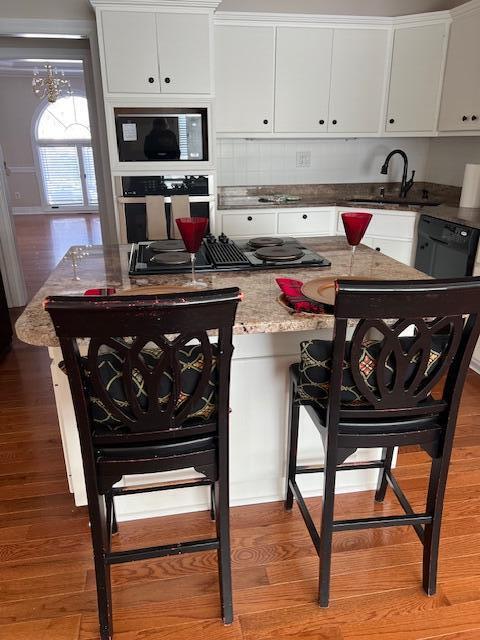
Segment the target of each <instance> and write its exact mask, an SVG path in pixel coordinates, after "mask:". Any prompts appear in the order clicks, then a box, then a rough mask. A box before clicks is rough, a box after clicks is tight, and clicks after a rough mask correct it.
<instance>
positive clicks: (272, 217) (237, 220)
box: [222, 212, 277, 236]
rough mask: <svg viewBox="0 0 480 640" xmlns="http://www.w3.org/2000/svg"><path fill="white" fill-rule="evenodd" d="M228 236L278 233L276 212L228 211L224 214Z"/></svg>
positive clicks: (224, 228) (223, 228) (225, 230)
mask: <svg viewBox="0 0 480 640" xmlns="http://www.w3.org/2000/svg"><path fill="white" fill-rule="evenodd" d="M222 231H223V233H225V234H226V235H227V236H265V235H268V236H271V235H275V234H276V233H277V214H276V213H253V212H252V213H227V214H223V215H222Z"/></svg>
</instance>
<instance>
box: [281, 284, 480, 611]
mask: <svg viewBox="0 0 480 640" xmlns="http://www.w3.org/2000/svg"><path fill="white" fill-rule="evenodd" d="M479 313H480V278H463V279H457V280H427V281H397V282H372V281H369V282H360V281H350V282H349V281H339V282H338V288H337V295H336V300H335V310H334V315H335V325H334V337H333V342H329V341H321V340H312V341H309V342H305V343H302V347H301V348H302V359H301V362H300V364H296V365H292V367H291V369H290V372H291V397H290V424H289V445H288V471H287V491H286V502H285V507H286V509H291V508H292V505H293V499H294V498H295V499H296V500H297V503H298V506H299V508H300V511H301V514H302V516H303V519H304V521H305V524H306V526H307V528H308V531H309V533H310V536H311V538H312V541H313V543H314V545H315V548H316V550H317V553H318V554H319V557H320V583H319V604H320V606H322V607H327V606H328V602H329V591H330V566H331V553H332V537H333V533H334V532H336V531H347V530H353V529H368V528H372V527H393V526H405V525H411V526H412V527H413V528H414V530H415V531H416V533H417V535H418V537H419V538H420V541H421V542H422V543H423V588H424V590H425V591H426V593H427V594H428V595H433V594H434V593H435V590H436V581H437V563H438V548H439V538H440V526H441V519H442V509H443V500H444V494H445V485H446V481H447V475H448V468H449V463H450V456H451V452H452V443H453V436H454V432H455V426H456V421H457V414H458V408H459V403H460V398H461V394H462V391H463V385H464V381H465V376H466V374H467V371H468V367H469V364H470V360H471V357H472V352H473V349H474V347H475V344H476V342H477V339H478V336H479V333H480V318H479ZM387 319H390V320H387ZM392 319H393V320H392ZM351 321H353V323H352V322H351ZM350 324H353V325H355V324H356V326H355V329H354V330H353V335H352V338H351V340H347V327H348V326H349V325H350ZM407 329H410V332H411V333H412V334H413V336H412V337H405V336H402V335H401V334H403V333H405V331H406V330H407ZM373 332H375V333H376V335H377V336H378V335H380V337H379V338H376V339H370V336H371V335H372V333H373ZM440 383H442V384H443V389H439V386H440V387H441V386H442V384H440ZM435 388H436V390H435V397H434V396H433V395H432V391H433V390H434V389H435ZM437 396H440V397H437ZM300 405H305V408H306V410H307V412H308V415H309V417H310V418H311V419H312V421H313V422H314V424H315V426H316V427H317V429H318V431H319V432H320V435H321V437H322V440H323V446H324V450H325V462H324V465H323V466H322V467H310V466H298V465H297V446H298V425H299V411H300ZM403 445H420V446H421V447H422V448H423V449H424V450H425V451H426V452H427V453H428V454H429V455H430V457H431V458H432V465H431V473H430V480H429V486H428V495H427V500H426V508H425V510H424V511H423V512H421V513H415V512H414V510H413V508H412V507H411V505H410V503H409V502H408V500H407V498H406V496H405V494H404V493H403V491H402V489H401V488H400V486H399V485H398V483H397V480H396V479H395V477H394V475H393V473H392V469H391V466H392V458H393V453H394V448H395V447H398V446H403ZM369 447H373V448H377V447H378V448H382V452H383V453H382V459H381V460H379V461H374V462H367V463H357V464H348V462H347V463H345V461H346V460H347V458H348V457H349V456H350V455H352V453H354V452H355V450H356V449H357V448H369ZM372 468H373V469H376V468H378V469H379V470H380V471H379V479H378V486H377V491H376V494H375V500H376V501H378V502H382V501H383V499H384V497H385V492H386V489H387V485H389V486H390V487H391V488H392V490H393V492H394V494H395V495H396V497H397V499H398V501H399V503H400V505H401V507H402V508H403V510H404V512H405V514H404V515H403V514H402V515H390V516H383V517H381V516H378V517H370V518H363V519H352V520H334V502H335V479H336V472H337V471H341V470H358V469H372ZM315 472H323V474H324V476H323V511H322V522H321V527H320V531H318V530H317V528H316V526H315V523H314V522H313V519H312V517H311V515H310V513H309V511H308V508H307V506H306V504H305V501H304V499H303V497H302V494H301V492H300V489H299V487H298V484H297V482H296V476H297V475H298V474H303V473H315Z"/></svg>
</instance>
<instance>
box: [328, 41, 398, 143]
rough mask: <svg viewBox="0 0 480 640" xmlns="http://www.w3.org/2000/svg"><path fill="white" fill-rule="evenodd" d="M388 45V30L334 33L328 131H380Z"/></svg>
mask: <svg viewBox="0 0 480 640" xmlns="http://www.w3.org/2000/svg"><path fill="white" fill-rule="evenodd" d="M387 44H388V30H386V29H335V30H334V34H333V53H332V78H331V88H330V107H329V122H328V130H329V132H331V133H377V132H378V131H379V129H380V116H381V112H382V103H383V96H384V87H385V71H386V65H387Z"/></svg>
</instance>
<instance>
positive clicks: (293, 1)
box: [218, 0, 466, 17]
mask: <svg viewBox="0 0 480 640" xmlns="http://www.w3.org/2000/svg"><path fill="white" fill-rule="evenodd" d="M465 1H466V0H222V2H221V4H220V6H219V8H218V10H219V11H257V12H259V11H260V12H262V11H265V12H278V13H312V14H315V13H316V14H327V15H352V16H389V17H391V16H403V15H410V14H414V13H425V12H429V11H443V10H445V9H452V8H453V7H458V5H461V4H465Z"/></svg>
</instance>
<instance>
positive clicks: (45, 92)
mask: <svg viewBox="0 0 480 640" xmlns="http://www.w3.org/2000/svg"><path fill="white" fill-rule="evenodd" d="M44 68H45V70H46V77H45V78H41V77H40V76H39V72H38V71H35V72H34V74H33V78H32V89H33V93H34V94H35V95H36V96H37V98H40V100H42V99H43V98H47V100H48V102H56V100H57V99H58V98H59V96H60V95H61V94H62V93H64V92H65V93H66V94H67V95H69V96H71V95H72V93H73V90H72V87H71V85H70V81H69V80H65V78H64V73H63V71H62V72H61V73H60V77H58V71H57V69H56V68H55V67H52V65H51V64H46V65H45V67H44Z"/></svg>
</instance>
